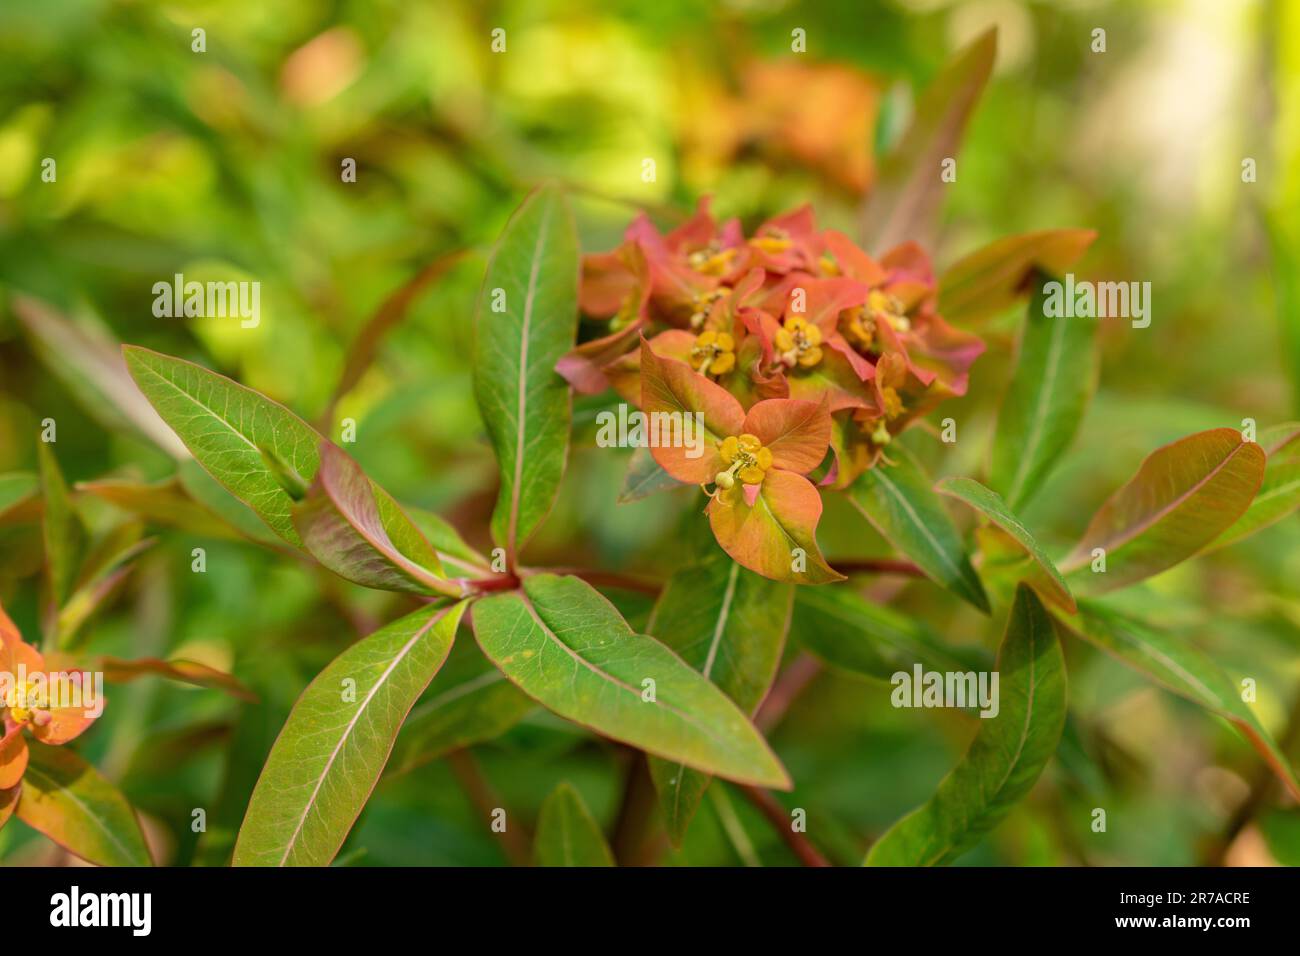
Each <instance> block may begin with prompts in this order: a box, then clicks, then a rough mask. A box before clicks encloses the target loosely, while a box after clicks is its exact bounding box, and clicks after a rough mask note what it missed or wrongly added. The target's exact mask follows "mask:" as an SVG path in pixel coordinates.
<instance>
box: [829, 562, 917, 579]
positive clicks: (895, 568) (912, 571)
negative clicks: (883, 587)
mask: <svg viewBox="0 0 1300 956" xmlns="http://www.w3.org/2000/svg"><path fill="white" fill-rule="evenodd" d="M832 567H834V568H835V570H836V571H839V572H840V573H841V574H864V573H873V574H905V575H907V576H908V577H912V578H923V577H925V572H924V571H922V570H921V569H920V568H918V567H917V566H916V565H915V564H913V563H912V562H911V561H900V560H898V559H896V558H862V559H860V560H856V561H835V562H833V564H832Z"/></svg>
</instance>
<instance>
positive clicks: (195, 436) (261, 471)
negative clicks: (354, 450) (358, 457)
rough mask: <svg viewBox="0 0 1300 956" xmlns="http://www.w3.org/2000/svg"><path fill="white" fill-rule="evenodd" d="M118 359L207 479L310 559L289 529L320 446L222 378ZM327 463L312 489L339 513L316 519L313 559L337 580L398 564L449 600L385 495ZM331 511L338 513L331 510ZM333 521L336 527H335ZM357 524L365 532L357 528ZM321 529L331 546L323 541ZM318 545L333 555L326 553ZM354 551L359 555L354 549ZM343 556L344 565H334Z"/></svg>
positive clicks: (177, 364) (142, 354)
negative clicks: (319, 487) (324, 487)
mask: <svg viewBox="0 0 1300 956" xmlns="http://www.w3.org/2000/svg"><path fill="white" fill-rule="evenodd" d="M123 352H124V354H125V355H126V364H127V368H128V369H129V370H130V372H131V375H132V376H133V377H134V378H135V380H136V384H137V385H138V386H139V387H140V391H142V392H143V393H144V394H145V397H147V398H148V399H149V401H151V402H152V403H153V405H154V407H155V408H156V409H157V410H158V413H159V414H160V415H161V416H162V417H163V420H164V421H166V422H167V424H168V425H170V426H171V427H172V428H173V429H175V430H176V434H177V435H178V436H179V437H180V438H181V440H182V441H183V442H185V446H186V447H187V448H188V449H189V450H190V452H191V453H193V455H194V457H195V459H197V460H198V462H199V464H200V465H202V466H203V468H204V469H205V470H206V471H207V472H208V474H210V475H211V476H212V477H213V478H215V479H216V480H217V481H218V482H220V483H221V484H222V485H223V486H224V487H225V488H226V490H227V491H229V492H230V493H231V494H233V495H234V496H235V497H236V498H238V499H239V500H240V501H242V502H243V503H244V504H246V505H248V507H249V508H251V509H252V510H253V512H254V513H256V514H257V516H258V517H259V518H261V519H262V520H263V521H264V522H266V524H267V525H269V526H270V528H271V530H272V531H274V532H275V533H276V534H278V535H279V536H280V537H281V538H283V539H284V540H285V541H288V542H289V543H290V544H292V545H294V546H295V547H298V548H303V549H304V550H308V551H310V550H311V549H310V548H308V547H307V546H306V545H305V544H304V542H303V539H302V536H301V535H300V534H299V532H298V529H297V528H296V527H295V526H294V503H295V498H296V497H302V496H303V495H304V494H305V493H306V492H307V491H308V488H309V486H310V485H311V483H312V482H313V481H315V480H316V479H317V477H318V472H319V471H320V465H321V453H320V448H321V446H322V444H323V443H324V444H326V445H329V443H328V442H327V440H326V439H325V438H323V437H322V436H321V435H320V434H319V433H317V432H316V431H315V430H314V429H313V428H312V427H311V426H310V425H308V424H307V423H306V422H304V421H303V420H302V419H301V418H299V417H298V416H297V415H295V414H293V412H291V411H289V410H288V409H287V408H285V407H284V406H283V405H280V404H278V403H277V402H273V401H271V399H269V398H267V397H266V396H264V395H260V394H258V393H257V392H255V391H253V390H252V389H249V388H245V387H244V386H242V385H240V384H238V383H236V382H233V381H231V380H230V379H228V378H226V377H225V376H224V375H218V374H217V373H215V372H211V371H209V370H207V369H205V368H203V367H201V366H199V365H195V364H194V363H192V362H186V361H184V360H182V359H177V358H172V357H171V356H168V355H162V354H160V353H158V352H151V351H149V350H148V349H142V348H138V347H136V346H130V345H128V346H123ZM329 447H331V448H332V447H334V446H332V445H330V446H329ZM334 457H335V458H336V459H337V460H336V461H335V465H336V467H335V468H334V469H333V470H332V471H331V474H330V475H329V476H325V477H322V479H321V481H322V484H326V483H328V484H329V486H330V487H332V488H334V490H335V495H334V496H333V497H331V496H330V495H328V494H326V496H325V497H327V498H330V500H331V502H332V503H333V504H334V505H335V510H337V511H338V512H339V514H338V515H336V516H335V517H336V520H335V521H333V522H325V521H324V519H320V522H318V523H314V524H313V527H315V528H316V531H317V533H319V534H320V538H319V539H317V540H316V541H315V545H314V546H315V547H317V548H318V549H319V550H320V552H321V554H323V555H325V557H324V558H322V557H321V555H314V556H316V557H317V559H318V560H321V562H322V563H323V564H325V565H326V567H329V568H330V569H331V570H334V571H335V572H336V573H342V572H341V571H340V570H339V569H340V568H343V569H344V570H346V571H348V572H349V573H350V572H352V571H355V570H356V568H357V566H358V565H365V566H366V568H368V569H370V570H373V569H374V566H376V565H380V564H383V563H384V562H401V561H403V559H404V564H405V565H409V566H412V567H414V568H416V569H419V570H420V572H422V573H421V575H420V582H419V583H420V584H421V585H428V589H429V590H435V589H440V590H442V591H443V592H449V591H450V586H449V585H445V584H438V585H436V586H435V584H434V583H432V582H434V581H435V579H438V578H440V577H441V574H442V569H441V567H440V565H439V562H438V558H437V555H436V553H435V552H434V551H433V549H432V548H431V547H430V545H429V543H428V542H427V541H425V539H424V537H423V536H422V535H421V534H420V532H419V530H418V529H417V528H416V527H415V526H414V525H413V524H412V523H411V521H410V519H408V518H407V517H406V515H405V514H403V512H402V510H401V508H400V507H398V505H397V503H396V502H395V501H394V500H393V498H392V496H391V495H389V494H388V493H387V492H386V491H384V490H383V489H382V488H380V487H379V486H378V485H377V484H375V483H374V482H373V481H370V480H369V479H364V478H359V477H358V475H360V469H359V468H357V467H356V466H355V463H353V462H352V461H351V459H350V458H348V457H347V456H346V455H344V454H343V453H342V452H341V451H340V452H339V453H338V455H337V456H334ZM181 474H182V477H183V481H184V483H185V487H186V489H187V490H189V491H191V493H192V494H196V496H197V491H196V489H201V488H202V484H201V482H200V481H197V480H196V479H195V478H194V476H193V475H192V474H190V475H187V474H186V472H185V470H184V468H182V472H181ZM327 479H328V482H327ZM366 484H368V485H369V488H368V489H367V488H366V487H364V486H365V485H366ZM200 500H201V501H203V503H204V504H207V505H209V506H215V502H214V501H213V500H212V499H211V497H210V496H207V495H203V496H200ZM340 503H342V504H343V505H344V506H345V507H344V508H342V509H340V508H338V505H339V504H340ZM227 510H229V509H227ZM222 516H223V517H226V516H227V512H225V511H223V512H222ZM340 516H341V517H342V518H343V519H344V520H337V519H339V517H340ZM317 517H318V518H319V516H317ZM229 520H231V521H232V522H237V521H239V518H238V517H237V515H235V514H230V515H229ZM376 521H377V524H376V523H375V522H376ZM349 522H351V523H349ZM357 522H369V523H367V524H365V525H364V527H358V526H356V523H357ZM345 524H348V527H344V525H345ZM327 525H328V528H329V530H331V531H332V532H333V533H334V534H336V535H337V537H333V536H332V535H327V534H325V533H324V529H325V527H326V526H327ZM325 539H328V540H325ZM385 539H386V541H385ZM327 543H330V544H335V545H338V547H337V548H327V547H326V546H325V545H326V544H327ZM363 543H364V544H365V545H366V546H368V547H366V548H363V547H361V544H363ZM348 545H351V546H352V550H349V548H348V547H347V546H348ZM384 549H388V552H389V553H387V554H385V553H384ZM345 552H346V554H347V556H348V558H349V559H350V560H345V559H344V557H342V556H341V555H343V554H344V553H345ZM423 572H428V573H427V574H424V573H423ZM411 573H414V572H411ZM343 576H344V577H347V574H343ZM381 577H382V576H381V575H379V573H378V572H377V571H376V572H374V573H373V574H368V575H367V580H366V581H363V582H361V583H366V584H368V586H371V587H392V586H394V585H395V584H396V583H399V581H398V579H399V578H401V577H402V576H401V575H398V574H397V573H396V572H394V573H393V575H392V576H391V577H390V578H385V579H384V580H386V581H388V583H387V584H381V583H377V582H378V581H379V579H380V578H381ZM405 589H406V590H414V588H413V587H407V588H405Z"/></svg>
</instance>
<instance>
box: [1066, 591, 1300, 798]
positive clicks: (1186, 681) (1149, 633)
mask: <svg viewBox="0 0 1300 956" xmlns="http://www.w3.org/2000/svg"><path fill="white" fill-rule="evenodd" d="M1062 620H1063V621H1065V623H1066V624H1067V626H1068V627H1069V629H1070V631H1071V633H1073V634H1074V635H1075V636H1077V637H1080V638H1082V639H1084V640H1086V641H1088V642H1089V643H1092V644H1095V645H1096V646H1097V647H1099V648H1101V649H1102V650H1103V651H1105V652H1106V653H1107V654H1110V655H1111V656H1112V657H1114V658H1116V659H1117V660H1119V661H1121V662H1123V663H1124V664H1127V665H1128V666H1129V667H1131V668H1133V669H1134V670H1135V671H1137V672H1138V673H1139V674H1141V675H1143V676H1144V677H1147V678H1149V679H1150V680H1153V681H1155V682H1156V683H1157V684H1159V685H1161V686H1162V687H1164V688H1166V689H1167V690H1171V691H1173V692H1174V693H1175V694H1178V695H1180V696H1182V697H1185V698H1187V699H1188V700H1190V701H1192V702H1193V703H1195V704H1199V705H1200V706H1202V707H1204V708H1205V709H1206V710H1209V711H1210V712H1211V713H1214V714H1218V715H1219V716H1220V717H1222V718H1224V719H1225V720H1227V721H1228V722H1229V723H1230V724H1232V726H1233V728H1234V729H1236V730H1237V731H1238V732H1239V733H1240V734H1241V735H1242V737H1244V738H1245V739H1246V741H1247V742H1248V743H1249V744H1250V745H1251V746H1252V747H1254V748H1255V750H1256V751H1257V752H1258V753H1259V755H1260V756H1261V757H1263V758H1264V761H1265V762H1266V763H1267V764H1268V765H1269V767H1270V768H1271V769H1272V770H1273V772H1274V773H1275V774H1277V776H1278V778H1279V779H1280V780H1281V781H1282V783H1283V784H1285V786H1286V788H1287V789H1288V790H1289V791H1290V792H1291V795H1292V796H1293V797H1294V798H1296V799H1298V800H1300V781H1298V780H1297V779H1296V774H1295V769H1294V768H1293V767H1292V766H1291V764H1290V762H1289V761H1288V760H1287V758H1286V755H1285V754H1283V753H1282V751H1281V750H1280V749H1279V748H1278V746H1277V744H1276V743H1275V742H1274V740H1273V738H1272V737H1271V736H1270V735H1269V733H1268V731H1267V730H1265V729H1264V725H1263V724H1261V723H1260V722H1259V718H1257V717H1256V716H1255V712H1254V711H1252V710H1251V709H1250V708H1249V707H1248V706H1247V705H1246V703H1245V701H1243V700H1242V699H1241V693H1240V691H1239V689H1238V688H1237V687H1236V686H1235V685H1234V684H1233V682H1232V679H1231V678H1230V677H1229V676H1228V675H1227V674H1225V673H1224V672H1223V670H1222V668H1220V667H1219V665H1218V664H1216V663H1215V662H1214V661H1213V660H1212V659H1211V658H1210V657H1208V656H1207V655H1206V654H1205V653H1204V652H1202V651H1200V650H1199V649H1197V648H1196V647H1195V646H1194V645H1192V644H1190V643H1188V642H1187V641H1186V640H1184V639H1181V638H1179V637H1176V636H1173V635H1169V634H1165V633H1163V632H1161V631H1160V630H1158V629H1157V628H1154V627H1152V626H1150V625H1149V624H1147V623H1145V622H1143V621H1139V620H1137V619H1136V618H1133V617H1131V616H1129V615H1126V614H1123V613H1121V612H1119V611H1116V610H1114V609H1112V608H1110V607H1107V606H1106V605H1105V604H1103V603H1101V602H1100V601H1080V602H1079V613H1078V615H1076V616H1070V617H1063V618H1062Z"/></svg>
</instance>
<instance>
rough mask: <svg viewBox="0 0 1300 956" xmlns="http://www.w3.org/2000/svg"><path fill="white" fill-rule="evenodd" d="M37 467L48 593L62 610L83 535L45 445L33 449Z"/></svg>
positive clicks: (82, 546) (82, 547)
mask: <svg viewBox="0 0 1300 956" xmlns="http://www.w3.org/2000/svg"><path fill="white" fill-rule="evenodd" d="M36 448H37V457H38V459H39V461H40V466H41V495H42V497H43V498H44V500H45V515H44V520H43V524H42V529H43V533H44V537H45V567H46V570H47V571H48V573H49V579H50V593H51V596H52V597H53V599H54V602H55V604H56V605H57V606H59V607H62V606H63V602H64V601H66V600H67V599H68V595H69V594H70V593H71V592H72V585H73V584H74V583H75V582H76V579H77V572H78V570H80V568H81V559H82V557H83V556H84V555H83V553H82V552H83V551H84V550H85V547H86V531H85V528H84V527H83V526H82V524H81V518H80V517H78V515H77V512H76V510H75V509H74V508H73V505H72V499H71V497H70V496H69V494H68V483H67V482H66V481H64V479H63V472H62V471H61V470H60V469H59V462H58V460H57V459H56V458H55V457H54V452H53V451H52V450H51V448H50V446H49V444H48V443H46V442H39V443H38V444H37V446H36Z"/></svg>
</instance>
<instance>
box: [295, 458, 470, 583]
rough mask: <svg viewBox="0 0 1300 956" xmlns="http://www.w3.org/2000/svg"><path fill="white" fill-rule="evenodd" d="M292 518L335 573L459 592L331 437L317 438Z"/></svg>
mask: <svg viewBox="0 0 1300 956" xmlns="http://www.w3.org/2000/svg"><path fill="white" fill-rule="evenodd" d="M293 521H294V527H295V528H297V529H298V534H299V535H300V536H301V537H302V542H303V546H304V547H305V548H306V549H307V550H308V551H310V552H311V554H312V556H313V557H314V558H316V560H317V561H319V562H320V563H321V564H323V565H325V567H327V568H329V569H330V570H331V571H333V572H334V573H335V574H337V575H339V576H340V577H343V578H346V579H347V580H349V581H354V582H356V583H357V584H362V585H365V586H366V587H371V588H379V589H381V590H386V591H409V592H411V593H414V594H438V593H444V594H452V595H454V596H460V595H459V592H460V588H459V586H457V585H453V584H451V583H450V582H448V581H445V580H443V572H442V565H441V563H440V562H439V561H438V555H437V553H436V552H435V551H434V550H433V546H432V545H430V544H429V542H428V541H426V540H425V538H424V535H423V534H421V533H420V531H419V529H418V528H416V527H415V525H414V524H412V523H411V519H410V518H408V517H407V516H406V515H405V513H403V511H402V509H401V508H400V507H398V505H397V503H396V502H395V501H393V500H392V498H390V497H389V496H388V495H387V494H385V493H384V492H383V491H382V490H381V489H379V488H378V487H377V486H376V485H375V484H374V482H372V481H371V480H370V479H369V478H367V477H366V474H365V472H363V471H362V470H361V466H360V465H358V464H357V463H356V462H355V461H353V460H352V459H351V458H350V457H349V456H348V455H347V454H346V453H344V451H343V449H341V448H339V447H338V446H337V445H335V444H334V443H333V442H329V441H323V442H321V447H320V469H319V470H318V471H317V472H316V480H315V482H314V483H313V484H312V487H311V490H310V491H309V492H308V494H307V496H306V497H305V498H304V499H303V500H302V501H301V502H299V503H298V504H296V505H295V506H294V509H293ZM389 529H392V530H393V532H394V533H395V534H398V535H400V537H399V540H400V541H401V545H400V546H399V544H398V543H397V542H395V541H394V540H393V538H392V537H391V536H390V534H389ZM408 554H411V555H418V558H416V559H412V558H411V557H408V556H407V555H408Z"/></svg>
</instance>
